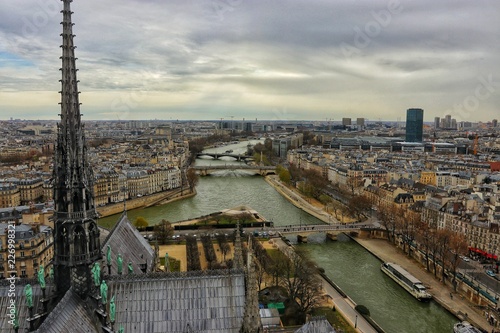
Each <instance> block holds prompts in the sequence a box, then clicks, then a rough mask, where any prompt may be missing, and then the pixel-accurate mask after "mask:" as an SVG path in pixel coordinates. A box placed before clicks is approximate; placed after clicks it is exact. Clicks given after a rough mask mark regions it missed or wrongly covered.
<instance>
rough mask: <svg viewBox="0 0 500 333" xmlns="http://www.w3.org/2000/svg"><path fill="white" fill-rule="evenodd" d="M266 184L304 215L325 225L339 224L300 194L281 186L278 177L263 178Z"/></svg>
mask: <svg viewBox="0 0 500 333" xmlns="http://www.w3.org/2000/svg"><path fill="white" fill-rule="evenodd" d="M264 179H265V180H266V182H267V183H268V184H269V185H271V186H272V187H273V188H274V189H275V190H276V191H277V192H278V193H280V194H281V195H282V196H283V197H284V198H285V199H287V200H288V201H290V203H291V204H292V205H294V206H295V207H297V208H299V209H302V210H303V211H305V212H306V213H308V214H310V215H312V216H314V217H316V218H317V219H318V220H321V221H323V222H325V223H327V224H336V223H340V222H339V221H338V220H337V219H335V217H333V216H332V215H330V214H328V213H326V212H325V211H324V210H323V209H322V208H318V207H315V206H313V205H312V204H310V203H309V202H307V201H306V200H305V199H304V198H303V197H302V196H301V195H300V194H298V193H295V192H294V191H293V190H291V189H289V188H288V187H286V186H284V185H283V184H281V182H280V181H279V180H278V176H266V177H264Z"/></svg>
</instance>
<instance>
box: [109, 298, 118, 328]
mask: <svg viewBox="0 0 500 333" xmlns="http://www.w3.org/2000/svg"><path fill="white" fill-rule="evenodd" d="M115 316H116V306H115V296H114V295H113V297H111V300H110V301H109V319H110V320H111V322H112V323H114V322H115Z"/></svg>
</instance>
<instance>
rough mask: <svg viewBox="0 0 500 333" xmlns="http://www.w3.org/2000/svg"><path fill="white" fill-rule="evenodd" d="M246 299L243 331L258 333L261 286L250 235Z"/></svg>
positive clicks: (245, 332) (243, 332) (242, 332)
mask: <svg viewBox="0 0 500 333" xmlns="http://www.w3.org/2000/svg"><path fill="white" fill-rule="evenodd" d="M246 279H247V281H246V286H247V288H246V300H245V313H244V315H243V324H242V327H241V330H240V332H241V333H258V332H260V331H261V328H262V323H261V320H260V313H259V294H258V292H259V286H257V276H256V274H255V262H254V261H253V250H252V239H251V237H250V236H248V253H247V269H246Z"/></svg>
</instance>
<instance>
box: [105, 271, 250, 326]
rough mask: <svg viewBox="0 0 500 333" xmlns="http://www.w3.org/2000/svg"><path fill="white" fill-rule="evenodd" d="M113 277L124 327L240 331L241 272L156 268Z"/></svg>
mask: <svg viewBox="0 0 500 333" xmlns="http://www.w3.org/2000/svg"><path fill="white" fill-rule="evenodd" d="M116 278H117V280H110V281H109V298H111V297H113V296H115V304H116V324H115V328H119V327H120V326H123V328H124V329H125V332H137V333H143V332H144V333H146V332H169V333H181V332H182V333H184V332H190V331H191V330H192V331H193V332H207V333H236V332H239V329H240V328H241V325H242V318H243V312H244V306H245V276H244V273H243V272H242V271H227V270H214V271H204V272H188V273H152V274H147V275H136V276H129V275H125V276H122V277H116Z"/></svg>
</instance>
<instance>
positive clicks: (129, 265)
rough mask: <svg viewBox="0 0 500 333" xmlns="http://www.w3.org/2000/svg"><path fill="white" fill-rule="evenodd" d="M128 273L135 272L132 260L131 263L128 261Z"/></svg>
mask: <svg viewBox="0 0 500 333" xmlns="http://www.w3.org/2000/svg"><path fill="white" fill-rule="evenodd" d="M128 273H129V274H132V273H134V267H132V262H129V263H128Z"/></svg>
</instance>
